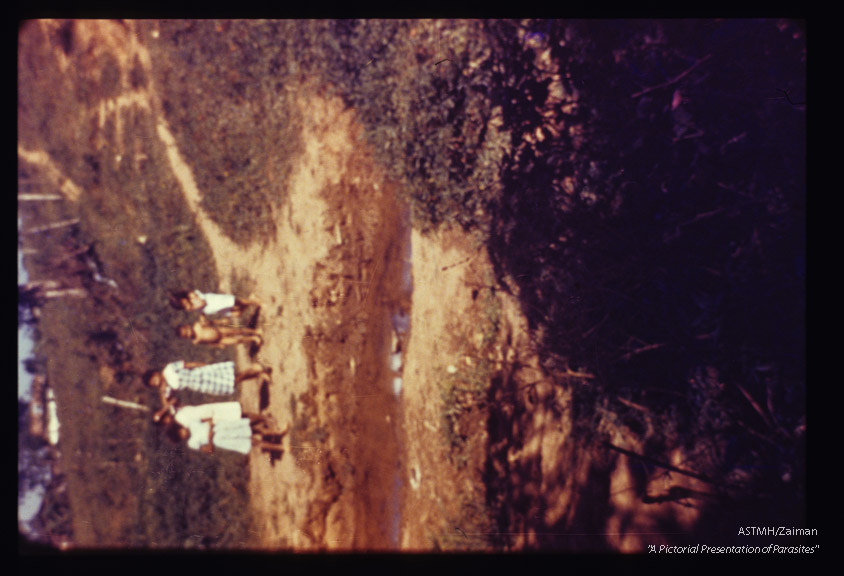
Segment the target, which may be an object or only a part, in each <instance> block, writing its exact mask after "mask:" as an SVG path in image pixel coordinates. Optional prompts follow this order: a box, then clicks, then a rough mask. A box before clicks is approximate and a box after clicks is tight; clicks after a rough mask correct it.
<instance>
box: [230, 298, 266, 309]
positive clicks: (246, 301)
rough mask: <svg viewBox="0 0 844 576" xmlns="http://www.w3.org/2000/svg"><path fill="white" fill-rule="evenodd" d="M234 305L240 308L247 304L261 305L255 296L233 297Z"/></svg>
mask: <svg viewBox="0 0 844 576" xmlns="http://www.w3.org/2000/svg"><path fill="white" fill-rule="evenodd" d="M234 304H235V306H240V308H241V309H243V308H246V307H247V306H257V307H258V308H260V307H261V302H260V301H259V300H258V299H257V298H253V297H250V298H235V299H234Z"/></svg>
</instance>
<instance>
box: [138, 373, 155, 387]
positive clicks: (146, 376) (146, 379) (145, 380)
mask: <svg viewBox="0 0 844 576" xmlns="http://www.w3.org/2000/svg"><path fill="white" fill-rule="evenodd" d="M154 374H158V370H147V371H146V372H144V375H143V376H141V379H142V380H143V383H144V384H146V385H147V386H149V381H150V379H151V378H152V377H153V375H154Z"/></svg>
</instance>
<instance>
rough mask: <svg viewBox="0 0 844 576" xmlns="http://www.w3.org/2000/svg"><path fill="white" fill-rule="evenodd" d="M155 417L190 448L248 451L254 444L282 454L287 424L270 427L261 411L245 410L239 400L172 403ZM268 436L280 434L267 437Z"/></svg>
mask: <svg viewBox="0 0 844 576" xmlns="http://www.w3.org/2000/svg"><path fill="white" fill-rule="evenodd" d="M153 420H154V421H155V422H158V423H160V424H162V425H163V426H164V427H165V430H167V433H168V436H169V437H170V438H171V439H174V440H179V441H183V442H185V443H186V444H187V446H188V448H190V449H192V450H198V451H200V452H207V453H212V452H214V449H215V448H218V449H221V450H230V451H232V452H237V453H239V454H244V455H248V454H249V453H250V452H251V450H252V447H253V446H259V447H260V448H261V450H262V451H267V452H271V453H276V454H278V455H280V454H281V453H283V452H284V445H283V438H284V436H285V434H286V433H287V430H288V428H287V427H285V429H283V430H273V429H271V427H270V426H271V424H270V422H269V420H268V419H267V418H266V417H265V416H263V415H260V414H252V413H248V412H243V411H242V409H241V406H240V402H212V403H209V404H200V405H198V406H182V407H175V406H173V407H172V409H171V410H169V411H167V412H164V413H163V414H161V413H157V414H156V415H155V416H153ZM268 438H274V439H275V438H278V440H277V441H268Z"/></svg>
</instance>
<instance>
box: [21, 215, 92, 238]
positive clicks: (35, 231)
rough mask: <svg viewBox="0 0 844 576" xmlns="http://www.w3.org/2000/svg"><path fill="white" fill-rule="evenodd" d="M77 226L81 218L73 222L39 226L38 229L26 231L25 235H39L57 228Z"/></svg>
mask: <svg viewBox="0 0 844 576" xmlns="http://www.w3.org/2000/svg"><path fill="white" fill-rule="evenodd" d="M75 224H79V218H74V219H72V220H62V221H61V222H54V223H53V224H47V225H46V226H39V227H37V228H32V229H30V230H25V231H24V234H39V233H41V232H46V231H47V230H55V229H56V228H64V227H66V226H73V225H75Z"/></svg>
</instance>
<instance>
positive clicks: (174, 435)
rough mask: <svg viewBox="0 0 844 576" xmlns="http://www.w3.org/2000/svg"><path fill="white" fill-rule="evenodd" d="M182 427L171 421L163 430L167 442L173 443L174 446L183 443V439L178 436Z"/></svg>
mask: <svg viewBox="0 0 844 576" xmlns="http://www.w3.org/2000/svg"><path fill="white" fill-rule="evenodd" d="M182 428H183V426H182V425H181V424H179V423H178V422H176V421H175V420H174V421H171V422H169V423H168V424H166V425H165V428H164V435H165V436H166V437H167V439H168V440H170V441H171V442H175V443H176V444H181V443H182V442H184V439H183V438H182V437H181V436H180V435H179V433H180V432H181V430H182Z"/></svg>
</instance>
